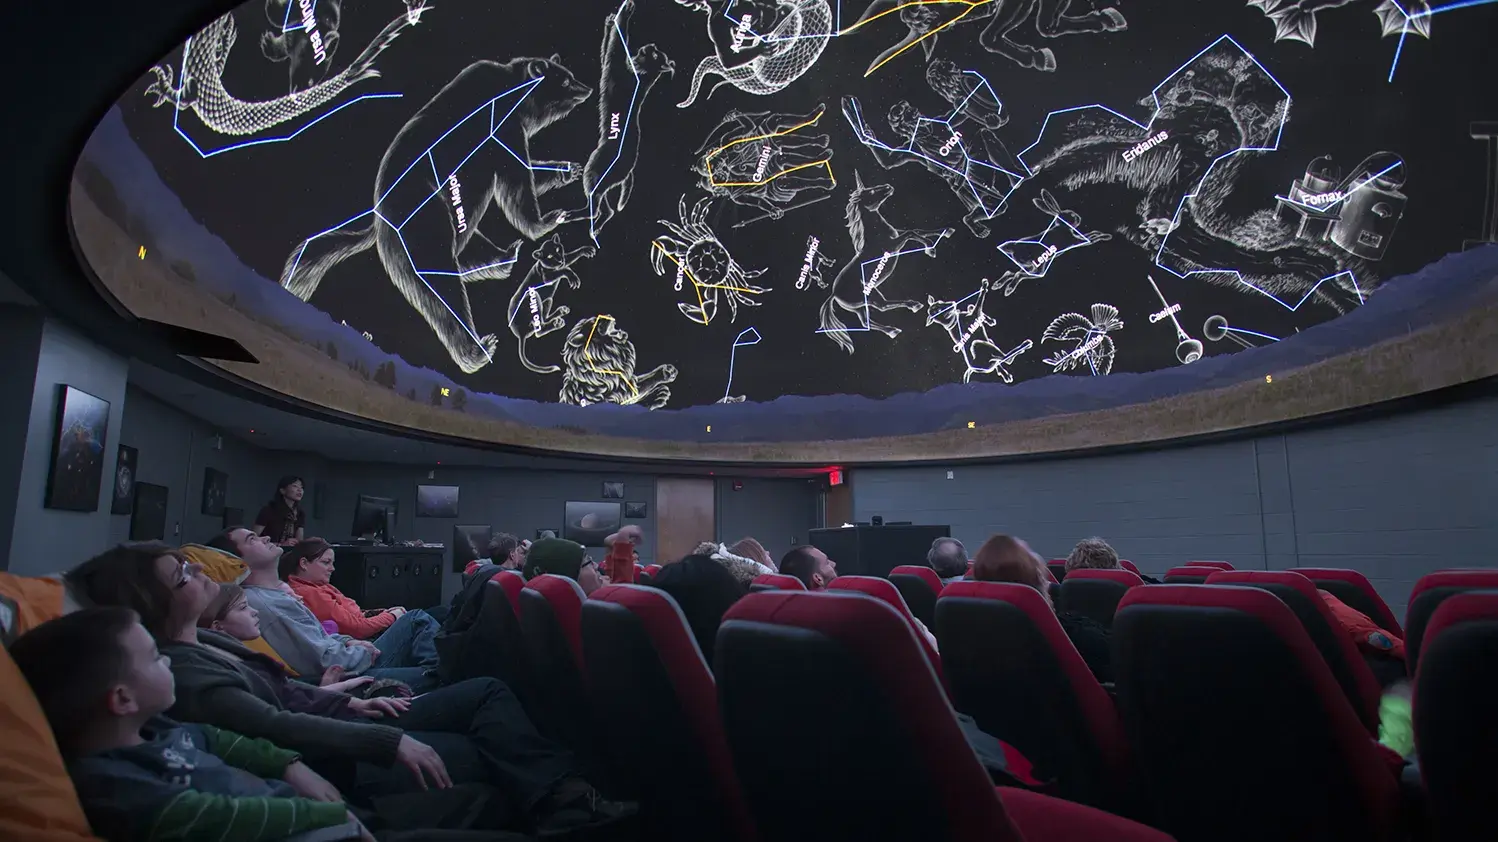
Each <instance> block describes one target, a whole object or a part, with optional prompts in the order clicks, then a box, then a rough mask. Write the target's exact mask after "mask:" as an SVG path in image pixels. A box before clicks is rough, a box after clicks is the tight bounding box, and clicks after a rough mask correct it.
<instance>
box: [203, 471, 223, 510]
mask: <svg viewBox="0 0 1498 842" xmlns="http://www.w3.org/2000/svg"><path fill="white" fill-rule="evenodd" d="M228 497H229V475H228V474H226V473H224V472H223V471H220V470H218V469H217V468H204V469H203V507H202V509H203V514H205V515H211V516H213V517H223V516H224V501H225V500H226V499H227V498H228Z"/></svg>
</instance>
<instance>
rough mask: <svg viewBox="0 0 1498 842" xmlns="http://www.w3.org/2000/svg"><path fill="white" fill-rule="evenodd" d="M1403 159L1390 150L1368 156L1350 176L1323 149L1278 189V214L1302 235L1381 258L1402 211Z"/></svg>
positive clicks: (1367, 257) (1353, 253) (1351, 251)
mask: <svg viewBox="0 0 1498 842" xmlns="http://www.w3.org/2000/svg"><path fill="white" fill-rule="evenodd" d="M1404 183H1405V169H1404V160H1403V159H1401V158H1400V157H1399V156H1398V155H1395V154H1394V153H1392V152H1375V153H1374V154H1372V155H1369V156H1368V157H1367V158H1364V159H1363V161H1362V163H1360V164H1358V165H1357V166H1356V167H1354V168H1353V169H1352V173H1351V174H1350V175H1348V176H1347V177H1346V178H1343V177H1342V176H1341V171H1340V170H1339V169H1338V168H1337V165H1336V164H1335V163H1334V162H1333V161H1332V159H1331V156H1329V155H1324V156H1322V157H1320V158H1317V159H1316V160H1314V161H1312V162H1311V165H1310V166H1308V167H1306V172H1305V176H1304V177H1303V178H1300V179H1297V180H1296V181H1295V183H1294V184H1292V185H1291V186H1290V190H1289V191H1288V195H1285V196H1280V195H1276V196H1275V197H1274V198H1275V200H1276V202H1277V203H1278V204H1277V208H1276V212H1277V216H1278V217H1279V219H1280V220H1281V221H1282V222H1285V223H1286V224H1289V225H1292V226H1294V228H1295V234H1296V236H1297V237H1298V238H1300V239H1304V240H1310V241H1313V242H1315V241H1324V242H1329V243H1331V244H1333V245H1335V246H1337V247H1338V248H1340V249H1342V250H1343V251H1345V252H1347V253H1348V254H1351V255H1355V256H1357V257H1361V258H1363V259H1365V260H1382V259H1383V257H1384V253H1385V252H1387V251H1388V249H1389V243H1390V242H1391V241H1392V240H1393V237H1394V229H1395V228H1396V227H1398V225H1399V220H1400V219H1402V218H1403V217H1404V207H1405V203H1406V202H1407V201H1408V198H1407V197H1406V196H1405V194H1404V193H1403V187H1404Z"/></svg>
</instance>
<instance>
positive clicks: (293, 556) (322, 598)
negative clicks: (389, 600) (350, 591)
mask: <svg viewBox="0 0 1498 842" xmlns="http://www.w3.org/2000/svg"><path fill="white" fill-rule="evenodd" d="M333 562H334V553H333V548H332V547H331V546H329V545H328V542H327V541H324V540H322V539H321V538H306V539H303V540H301V541H298V542H297V543H296V544H295V545H293V546H292V547H291V548H290V549H288V550H287V551H286V552H285V553H283V554H282V555H281V565H280V573H281V578H282V579H285V580H286V582H287V584H289V585H290V586H291V589H292V591H294V592H295V593H296V595H297V596H298V597H300V598H301V600H302V602H303V603H304V604H305V605H306V606H307V609H308V610H309V611H311V612H312V614H313V616H315V617H317V619H319V620H321V621H323V622H328V621H332V622H333V623H334V624H335V625H337V626H338V632H339V634H344V635H348V636H349V637H351V638H353V639H355V640H362V641H369V643H368V644H364V645H372V646H373V647H374V649H375V652H376V653H377V654H376V657H381V656H384V657H383V658H381V663H382V664H384V663H389V665H390V666H401V667H423V668H426V669H435V668H436V666H437V663H438V657H437V644H436V642H435V639H436V637H437V632H438V631H440V630H441V628H442V624H441V623H438V622H437V619H436V618H435V617H433V616H432V615H430V614H428V613H427V612H425V611H422V610H420V609H417V610H414V611H412V610H407V609H406V608H403V607H395V608H381V609H375V610H371V611H366V610H364V609H363V608H360V607H359V603H357V602H355V601H353V600H352V599H349V598H348V597H347V596H344V595H343V592H342V591H340V590H338V588H336V587H334V586H333V583H332V578H333V569H334V564H333Z"/></svg>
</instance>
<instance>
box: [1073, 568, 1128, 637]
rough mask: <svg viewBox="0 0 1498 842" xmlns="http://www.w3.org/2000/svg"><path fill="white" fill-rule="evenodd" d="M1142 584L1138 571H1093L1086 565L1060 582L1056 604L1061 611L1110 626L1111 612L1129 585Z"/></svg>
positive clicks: (1116, 607) (1111, 620) (1115, 608)
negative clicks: (1059, 591) (1059, 596)
mask: <svg viewBox="0 0 1498 842" xmlns="http://www.w3.org/2000/svg"><path fill="white" fill-rule="evenodd" d="M1142 584H1144V580H1143V579H1141V578H1139V575H1138V574H1137V573H1130V572H1129V571H1127V570H1121V569H1120V570H1095V569H1092V568H1088V567H1082V568H1078V569H1076V570H1073V571H1072V572H1071V573H1070V575H1068V576H1067V577H1066V580H1065V581H1063V582H1062V583H1061V598H1060V599H1058V600H1057V601H1056V604H1057V605H1058V606H1060V607H1061V610H1062V611H1067V612H1070V613H1072V614H1080V615H1082V616H1084V617H1090V618H1092V619H1094V620H1097V621H1098V622H1099V623H1102V624H1103V625H1105V626H1111V625H1113V612H1115V611H1117V610H1118V601H1119V600H1120V599H1123V595H1124V594H1126V593H1128V591H1129V588H1134V587H1138V586H1140V585H1142Z"/></svg>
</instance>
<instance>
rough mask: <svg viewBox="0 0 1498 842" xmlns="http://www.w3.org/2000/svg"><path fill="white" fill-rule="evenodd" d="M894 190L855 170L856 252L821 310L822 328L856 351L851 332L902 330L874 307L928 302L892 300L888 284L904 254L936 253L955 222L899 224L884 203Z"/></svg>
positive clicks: (852, 226) (851, 201)
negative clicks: (853, 322) (846, 317)
mask: <svg viewBox="0 0 1498 842" xmlns="http://www.w3.org/2000/svg"><path fill="white" fill-rule="evenodd" d="M894 194H895V188H893V187H891V186H890V185H888V184H876V185H874V186H873V187H865V186H864V183H863V177H862V176H860V175H859V174H858V172H857V171H856V170H855V171H854V173H853V189H852V191H850V192H849V194H848V205H847V208H846V211H845V213H846V218H847V224H848V239H850V240H852V242H853V256H852V257H850V258H848V262H847V263H845V264H843V268H842V269H840V270H838V273H837V277H835V278H834V279H833V280H832V289H831V291H830V292H829V293H828V295H827V300H826V301H825V302H824V303H823V304H822V309H821V310H820V311H819V313H818V315H819V316H820V318H821V325H822V326H821V328H819V329H818V330H817V332H818V333H822V334H826V335H827V336H828V337H830V338H831V339H832V341H833V342H836V343H837V345H838V347H839V348H842V349H843V350H844V351H847V352H848V353H850V354H851V353H853V340H852V338H851V337H849V336H848V334H849V333H850V332H863V331H878V332H880V333H882V334H884V335H885V336H888V337H889V338H891V339H893V338H895V337H896V336H899V335H900V329H899V328H897V327H894V326H891V325H885V324H881V323H879V322H877V321H875V320H874V315H873V314H874V312H875V311H877V312H880V313H887V312H889V311H890V310H909V311H910V312H912V313H914V312H916V311H917V310H919V309H921V306H922V305H921V302H919V301H912V300H908V299H902V300H893V301H892V300H890V299H889V298H887V297H885V294H884V290H883V286H884V284H885V283H886V282H887V281H889V279H890V276H892V275H894V274H895V270H896V269H897V268H898V267H899V265H900V257H901V255H906V254H912V253H914V252H917V251H919V252H923V253H925V255H926V256H927V257H935V256H936V246H937V244H938V243H940V242H941V241H942V240H944V239H946V238H947V237H950V236H952V233H953V231H952V229H951V228H942V229H936V230H930V229H916V228H909V229H902V228H896V227H895V226H894V225H893V224H891V223H890V221H889V220H887V219H885V218H884V212H883V211H882V210H881V209H880V208H881V207H882V206H883V205H884V203H885V202H887V201H889V198H890V197H891V196H893V195H894ZM866 255H872V256H868V257H866ZM839 311H842V312H846V313H852V314H854V315H855V316H857V317H858V319H857V321H858V324H857V326H855V327H849V326H848V325H847V324H845V323H844V322H843V320H842V319H840V318H839V317H838V313H839Z"/></svg>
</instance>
